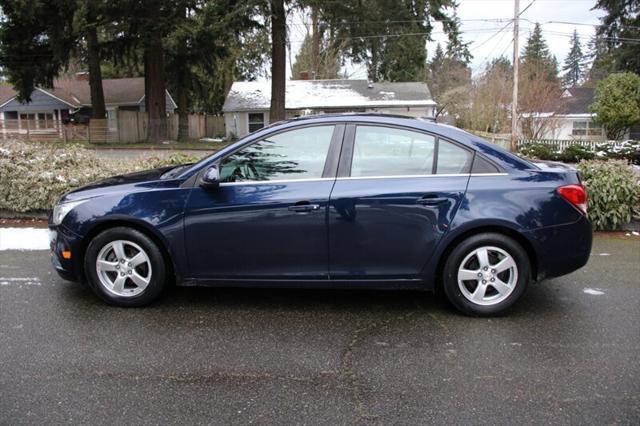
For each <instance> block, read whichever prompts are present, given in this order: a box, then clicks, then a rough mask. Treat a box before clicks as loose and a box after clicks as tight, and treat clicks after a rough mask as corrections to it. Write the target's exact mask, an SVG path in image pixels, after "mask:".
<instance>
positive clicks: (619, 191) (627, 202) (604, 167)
mask: <svg viewBox="0 0 640 426" xmlns="http://www.w3.org/2000/svg"><path fill="white" fill-rule="evenodd" d="M578 170H579V171H580V175H581V177H582V181H583V184H584V186H585V188H586V190H587V197H588V202H589V213H588V214H589V219H590V220H591V222H592V223H593V226H594V228H595V229H597V230H606V229H618V228H620V226H622V225H624V224H626V223H629V222H630V221H631V219H632V218H634V217H635V218H637V217H639V216H640V183H639V182H638V177H637V176H636V175H635V173H634V172H633V169H632V168H631V166H629V164H628V163H627V162H626V161H623V160H609V161H600V160H592V161H582V162H580V163H579V164H578Z"/></svg>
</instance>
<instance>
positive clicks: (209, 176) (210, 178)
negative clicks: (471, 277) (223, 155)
mask: <svg viewBox="0 0 640 426" xmlns="http://www.w3.org/2000/svg"><path fill="white" fill-rule="evenodd" d="M200 186H201V187H203V188H209V189H215V188H217V187H219V186H220V172H219V171H218V166H216V165H213V166H211V167H209V168H208V169H207V170H205V172H204V174H203V175H202V177H201V178H200Z"/></svg>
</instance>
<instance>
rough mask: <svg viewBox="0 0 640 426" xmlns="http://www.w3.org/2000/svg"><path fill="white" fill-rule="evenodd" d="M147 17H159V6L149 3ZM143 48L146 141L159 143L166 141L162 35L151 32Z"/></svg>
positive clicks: (158, 32)
mask: <svg viewBox="0 0 640 426" xmlns="http://www.w3.org/2000/svg"><path fill="white" fill-rule="evenodd" d="M151 5H152V6H150V8H149V9H150V10H149V17H158V18H159V16H160V9H159V8H160V5H159V3H157V2H151ZM147 37H148V39H147V40H146V42H145V46H144V79H145V92H146V93H145V99H146V107H147V114H149V124H148V126H147V141H149V142H154V143H159V142H162V141H163V140H166V139H167V105H166V81H165V77H164V56H163V52H162V35H161V33H160V31H157V30H156V31H153V32H152V33H151V34H148V35H147Z"/></svg>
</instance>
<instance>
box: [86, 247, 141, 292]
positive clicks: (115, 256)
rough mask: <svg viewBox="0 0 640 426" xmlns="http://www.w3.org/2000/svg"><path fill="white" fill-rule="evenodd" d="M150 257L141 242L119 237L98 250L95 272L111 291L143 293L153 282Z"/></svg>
mask: <svg viewBox="0 0 640 426" xmlns="http://www.w3.org/2000/svg"><path fill="white" fill-rule="evenodd" d="M151 272H152V270H151V260H150V258H149V255H148V254H147V253H146V252H145V251H144V250H143V249H142V247H140V246H139V245H138V244H136V243H134V242H132V241H127V240H116V241H112V242H110V243H108V244H106V245H105V246H104V247H103V248H102V249H101V250H100V252H99V253H98V258H97V260H96V273H97V275H98V279H99V280H100V284H101V285H102V286H103V288H104V289H105V290H107V291H108V292H110V293H112V294H115V295H117V296H121V297H133V296H137V295H139V294H140V293H142V292H143V291H144V290H145V288H147V286H148V285H149V282H150V281H151Z"/></svg>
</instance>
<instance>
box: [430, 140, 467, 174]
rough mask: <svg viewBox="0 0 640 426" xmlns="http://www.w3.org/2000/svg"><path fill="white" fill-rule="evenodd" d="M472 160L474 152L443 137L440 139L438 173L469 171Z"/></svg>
mask: <svg viewBox="0 0 640 426" xmlns="http://www.w3.org/2000/svg"><path fill="white" fill-rule="evenodd" d="M472 160H473V154H472V153H471V152H470V151H469V150H467V149H465V148H462V147H460V146H458V145H456V144H453V143H451V142H448V141H446V140H443V139H440V140H439V141H438V165H437V166H436V173H437V174H439V175H442V174H461V173H469V170H471V162H472Z"/></svg>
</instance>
